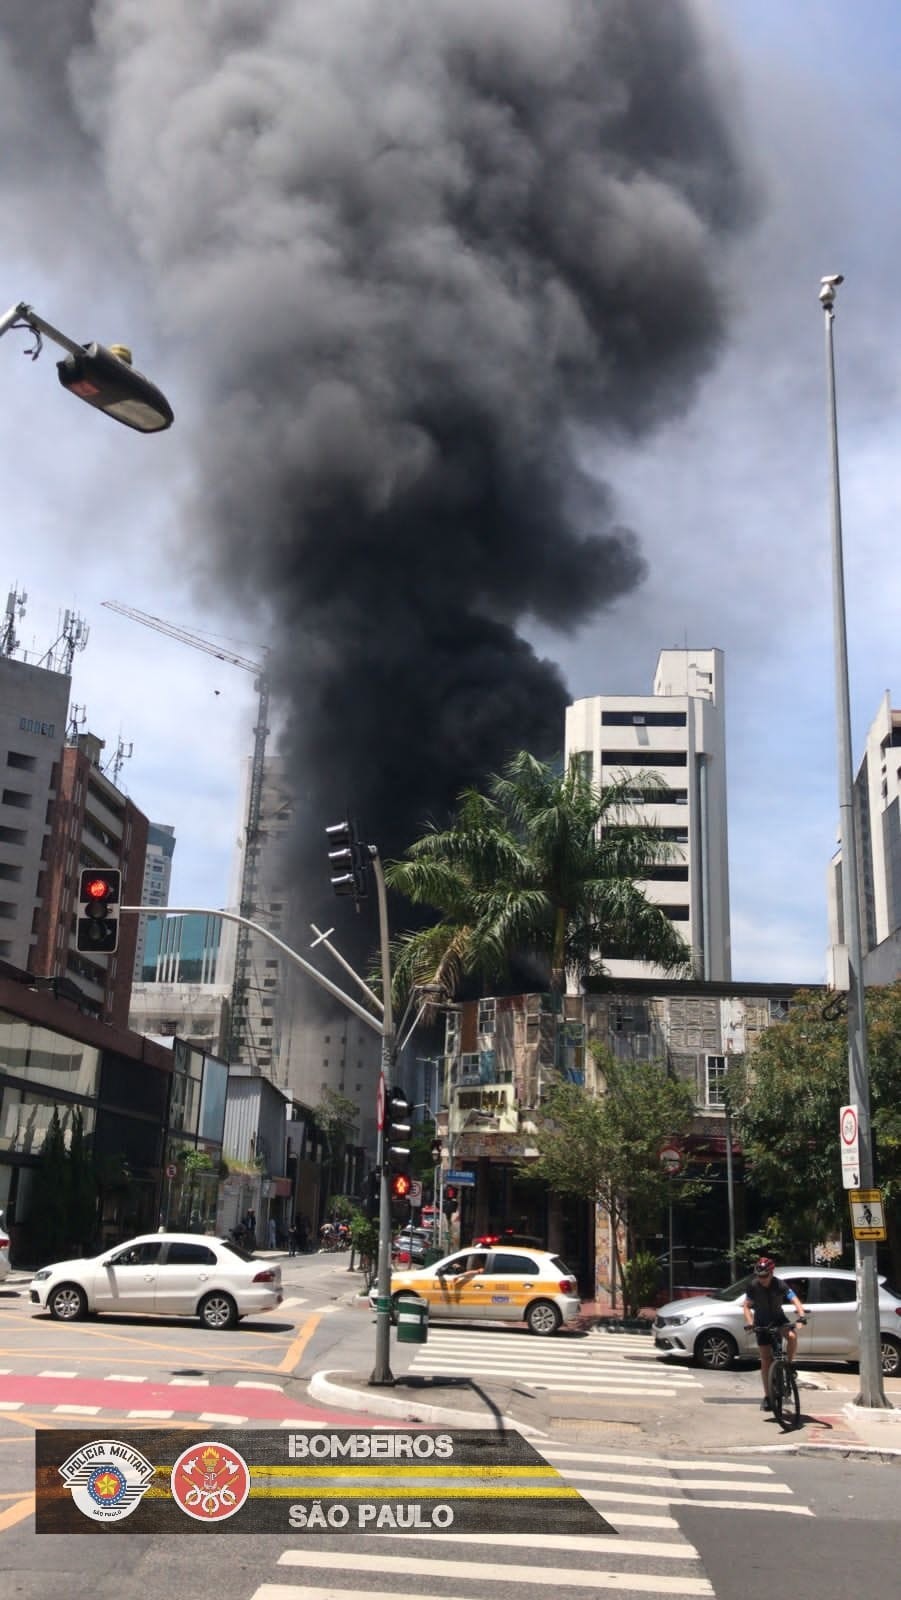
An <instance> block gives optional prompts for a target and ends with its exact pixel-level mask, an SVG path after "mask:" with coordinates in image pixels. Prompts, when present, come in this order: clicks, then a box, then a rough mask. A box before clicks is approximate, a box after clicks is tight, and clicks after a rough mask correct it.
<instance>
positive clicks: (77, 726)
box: [66, 706, 88, 744]
mask: <svg viewBox="0 0 901 1600" xmlns="http://www.w3.org/2000/svg"><path fill="white" fill-rule="evenodd" d="M87 720H88V708H87V706H73V707H72V708H71V710H70V712H69V721H68V725H67V727H66V739H67V740H68V742H69V744H75V743H76V741H77V739H78V735H79V733H80V731H81V729H82V728H83V727H84V725H85V723H86V722H87Z"/></svg>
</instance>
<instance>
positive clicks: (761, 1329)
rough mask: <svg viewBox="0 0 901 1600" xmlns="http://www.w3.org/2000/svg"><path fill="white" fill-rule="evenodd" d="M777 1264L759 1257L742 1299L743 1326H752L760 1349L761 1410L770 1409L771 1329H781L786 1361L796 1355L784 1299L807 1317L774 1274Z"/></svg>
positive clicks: (792, 1294) (797, 1300) (794, 1295)
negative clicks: (782, 1329) (783, 1332)
mask: <svg viewBox="0 0 901 1600" xmlns="http://www.w3.org/2000/svg"><path fill="white" fill-rule="evenodd" d="M775 1267H776V1263H775V1261H773V1260H771V1258H770V1257H769V1256H761V1258H760V1260H759V1261H758V1262H757V1264H756V1266H755V1268H754V1276H753V1278H752V1279H751V1282H750V1283H749V1284H748V1292H747V1294H746V1295H745V1298H744V1301H743V1308H744V1315H745V1327H746V1328H753V1329H754V1331H755V1333H756V1335H757V1344H758V1347H759V1349H760V1376H761V1378H762V1380H763V1399H762V1401H761V1402H760V1409H761V1411H769V1410H770V1402H769V1396H768V1392H767V1379H768V1377H769V1373H770V1367H771V1366H772V1365H773V1329H774V1328H784V1329H785V1330H786V1331H785V1335H784V1338H785V1353H786V1355H787V1356H788V1359H789V1361H793V1360H794V1357H795V1345H796V1344H797V1342H798V1335H797V1333H796V1332H795V1329H794V1325H793V1324H792V1323H791V1322H789V1320H788V1317H787V1316H786V1315H785V1312H784V1310H783V1309H782V1308H783V1306H784V1304H785V1302H786V1300H788V1301H790V1302H791V1303H792V1304H793V1305H794V1306H795V1307H796V1309H797V1312H798V1316H799V1317H800V1318H801V1319H803V1318H804V1317H806V1316H807V1312H806V1311H805V1310H804V1307H803V1305H802V1304H801V1301H800V1300H799V1298H798V1296H797V1295H796V1294H795V1291H794V1289H790V1288H789V1286H788V1284H787V1283H783V1281H782V1279H781V1278H777V1277H775V1276H774V1271H775Z"/></svg>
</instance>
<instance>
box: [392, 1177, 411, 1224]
mask: <svg viewBox="0 0 901 1600" xmlns="http://www.w3.org/2000/svg"><path fill="white" fill-rule="evenodd" d="M412 1183H413V1179H412V1178H411V1177H410V1174H409V1172H392V1174H391V1176H390V1178H389V1180H388V1198H389V1200H390V1202H391V1221H392V1222H409V1220H410V1212H411V1210H412V1207H411V1205H410V1188H411V1186H412Z"/></svg>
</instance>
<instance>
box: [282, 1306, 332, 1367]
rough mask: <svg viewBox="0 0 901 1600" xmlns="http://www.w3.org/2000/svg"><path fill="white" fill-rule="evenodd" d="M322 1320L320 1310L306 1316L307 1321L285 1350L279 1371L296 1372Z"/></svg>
mask: <svg viewBox="0 0 901 1600" xmlns="http://www.w3.org/2000/svg"><path fill="white" fill-rule="evenodd" d="M321 1320H322V1314H321V1312H318V1311H314V1312H313V1313H312V1314H311V1315H310V1316H309V1317H307V1318H306V1321H305V1322H304V1323H303V1325H302V1327H300V1328H298V1330H297V1333H296V1334H295V1336H294V1338H293V1339H292V1341H291V1343H290V1344H289V1346H288V1348H287V1350H286V1351H285V1354H284V1356H283V1357H282V1359H281V1361H280V1363H279V1366H278V1371H279V1372H294V1370H295V1368H296V1367H297V1364H298V1362H299V1361H300V1358H301V1356H302V1355H303V1353H304V1351H305V1349H306V1347H307V1345H308V1344H309V1342H310V1340H311V1339H312V1337H313V1334H314V1333H315V1332H316V1329H317V1328H318V1326H319V1323H320V1321H321Z"/></svg>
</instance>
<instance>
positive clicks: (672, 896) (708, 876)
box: [566, 649, 732, 981]
mask: <svg viewBox="0 0 901 1600" xmlns="http://www.w3.org/2000/svg"><path fill="white" fill-rule="evenodd" d="M574 755H576V756H579V757H580V758H581V759H582V761H583V762H584V764H585V768H586V770H587V771H588V772H589V774H590V775H591V778H592V781H593V782H594V783H595V784H596V785H597V786H598V787H600V788H603V787H604V786H605V785H606V784H609V783H612V782H615V781H619V780H620V779H621V777H622V775H623V773H629V772H630V771H634V772H635V773H638V772H646V773H655V774H656V775H657V776H658V777H659V778H661V779H662V780H663V782H664V784H665V785H666V787H665V789H664V792H663V794H662V795H661V797H660V799H656V800H654V801H653V802H651V803H649V804H636V808H635V809H636V813H637V814H638V815H639V816H645V817H647V819H648V820H649V821H653V822H655V823H656V824H657V825H658V826H659V827H661V828H662V829H663V830H664V832H665V835H666V838H667V839H668V840H669V841H670V843H671V844H673V845H674V846H675V847H676V850H677V854H676V856H675V857H674V859H673V860H672V861H671V862H667V863H665V864H661V866H660V867H659V868H658V869H657V870H656V871H655V874H654V876H653V878H651V879H649V880H648V881H647V882H646V883H643V884H642V885H641V887H642V888H643V890H644V892H645V893H646V894H647V896H648V899H650V900H653V901H654V902H655V903H656V904H657V905H660V906H662V907H663V908H664V909H665V911H666V913H667V915H668V916H669V917H670V918H671V919H672V921H673V923H674V924H675V926H676V928H677V929H678V931H679V932H680V933H681V934H682V937H683V938H684V939H685V941H686V943H687V944H688V945H689V947H690V949H691V951H692V960H693V967H694V976H695V977H697V978H702V979H706V980H709V981H725V980H728V979H730V978H731V976H732V956H731V939H730V921H729V849H728V833H727V825H726V811H727V806H726V718H725V701H724V676H723V652H722V651H721V650H675V649H674V650H661V652H660V655H659V657H658V660H657V671H656V673H655V675H654V688H653V693H652V694H648V695H592V696H590V697H589V698H587V699H584V700H577V701H576V702H575V703H574V704H573V705H571V706H569V707H568V708H567V712H566V758H567V760H569V759H570V758H571V757H572V756H574ZM599 954H600V955H601V957H602V959H603V961H604V965H605V967H606V969H607V971H608V972H609V973H610V974H611V975H613V976H619V977H629V978H636V977H646V978H647V977H657V976H660V974H659V972H658V970H657V969H656V968H655V967H654V966H653V965H652V964H650V963H648V962H641V961H627V960H622V959H618V958H616V957H615V956H614V955H610V956H609V957H608V956H607V954H605V952H604V951H600V952H599Z"/></svg>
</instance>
